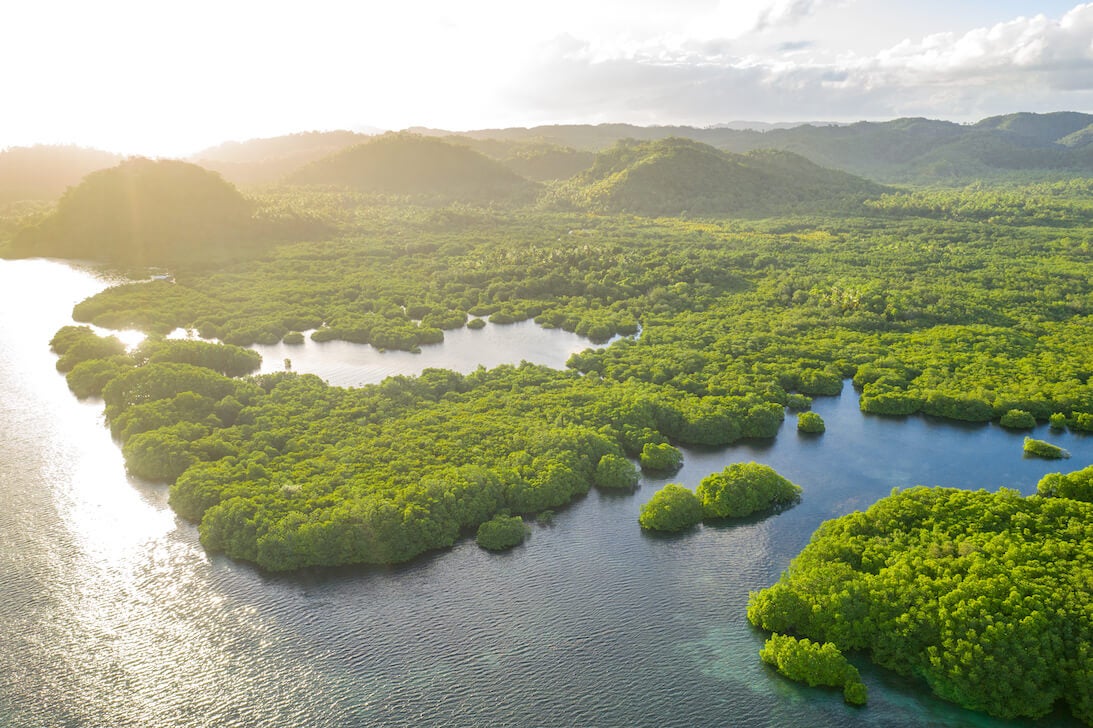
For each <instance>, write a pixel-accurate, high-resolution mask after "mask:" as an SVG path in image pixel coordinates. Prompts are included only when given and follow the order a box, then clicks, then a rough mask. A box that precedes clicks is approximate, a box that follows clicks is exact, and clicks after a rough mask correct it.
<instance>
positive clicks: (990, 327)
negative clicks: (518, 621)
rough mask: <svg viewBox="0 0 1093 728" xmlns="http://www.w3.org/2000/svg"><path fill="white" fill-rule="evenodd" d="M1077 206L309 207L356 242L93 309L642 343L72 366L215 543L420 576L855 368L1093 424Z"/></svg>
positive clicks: (222, 321) (288, 329)
mask: <svg viewBox="0 0 1093 728" xmlns="http://www.w3.org/2000/svg"><path fill="white" fill-rule="evenodd" d="M1056 191H1057V192H1059V194H1058V195H1057V198H1058V204H1057V205H1056V207H1055V208H1053V209H1057V210H1058V211H1059V212H1058V214H1057V215H1054V216H1053V220H1052V222H1051V224H1049V225H1044V224H1041V218H1040V215H1041V208H1040V207H1037V206H1029V205H1024V204H1019V201H1020V200H1023V199H1025V198H1024V197H1021V196H1018V197H1009V196H1007V195H1005V194H1002V193H996V192H993V191H981V192H978V193H977V192H974V191H971V190H968V191H965V192H963V193H961V194H962V195H965V196H969V197H974V196H975V195H981V196H983V197H984V198H985V200H989V201H991V204H996V205H997V208H998V213H999V214H998V218H999V219H997V220H983V219H971V220H969V219H965V216H963V215H957V214H952V213H949V214H946V213H945V212H944V211H945V210H946V209H949V208H947V207H946V204H943V203H944V201H945V200H950V199H951V197H952V193H937V201H938V202H937V204H931V205H928V206H927V207H928V208H929V210H930V211H929V213H928V214H923V215H914V214H910V212H909V211H908V210H906V209H904V210H901V211H900V212H899V214H890V213H889V212H888V211H887V208H885V207H880V208H878V209H876V210H875V211H874V212H873V213H872V214H871V215H870V216H868V217H866V216H861V217H829V218H819V217H797V218H779V219H772V220H766V221H763V220H760V221H751V222H747V221H740V220H724V219H722V220H713V219H711V220H699V221H696V220H683V219H679V218H659V219H652V218H636V217H627V216H621V215H612V216H601V215H593V214H587V213H552V212H546V211H541V210H536V209H527V208H524V209H520V208H509V209H500V210H498V209H494V210H484V209H481V208H472V207H465V206H455V207H452V206H440V207H413V206H407V205H395V204H390V203H388V204H372V205H362V204H359V203H358V202H356V201H357V200H358V199H359V198H356V197H354V196H353V193H347V192H343V191H337V190H330V191H321V190H303V191H301V192H299V193H298V194H295V196H292V195H293V193H292V192H291V191H290V190H281V191H279V192H274V193H271V194H274V195H286V196H290V197H291V199H292V202H293V204H294V205H296V206H298V207H299V208H300V209H304V210H307V211H309V214H313V215H315V216H317V217H320V218H321V219H323V220H324V221H326V222H327V224H328V225H329V226H330V228H331V229H332V230H336V231H338V232H337V237H336V238H334V239H331V240H325V241H323V242H315V243H295V244H286V245H281V246H279V247H276V248H274V249H272V250H269V251H268V252H266V253H263V254H261V255H258V256H257V257H255V258H254V259H252V260H248V261H241V262H237V263H234V264H229V265H226V266H220V267H217V268H214V269H208V268H201V267H179V268H178V269H177V270H175V271H173V272H174V273H175V281H176V282H174V283H167V282H162V281H149V282H143V283H130V284H126V285H122V286H118V287H114V288H111V289H108V290H106V291H104V292H103V293H101V294H99V295H97V296H94V297H92V298H91V299H89V300H87V301H85V302H83V303H81V304H79V305H78V306H77V307H76V309H75V312H74V313H75V316H76V318H77V319H78V320H81V321H87V322H91V323H95V324H98V325H102V326H106V327H108V328H124V327H130V326H135V327H138V328H143V329H145V330H149V331H152V332H155V333H161V334H162V333H166V332H168V331H170V330H172V329H174V328H177V327H183V328H192V329H194V330H195V331H196V332H198V333H200V334H201V335H202V336H205V337H210V338H217V339H220V340H222V341H225V342H229V343H234V344H244V345H245V344H249V343H252V342H254V341H269V342H275V341H277V340H280V339H281V338H283V337H284V336H286V335H288V334H291V333H293V332H299V331H307V330H314V332H313V333H312V338H315V339H317V340H323V339H326V338H344V339H348V340H351V341H359V342H371V343H373V344H375V345H377V346H384V347H387V348H408V349H409V348H413V347H416V346H425V345H428V344H429V342H431V341H438V340H441V339H442V338H443V331H444V330H445V329H449V328H453V327H459V326H463V325H465V324H464V322H465V321H467V320H468V317H469V316H472V315H473V316H480V317H489V318H490V319H491V320H493V321H494V322H500V323H503V322H510V321H516V320H523V319H527V318H535V319H536V320H537V321H539V322H540V323H541V324H543V325H546V326H558V327H563V328H566V329H568V330H572V331H577V332H579V333H583V334H585V335H588V336H590V337H592V338H593V339H597V340H603V341H605V340H607V339H608V338H609V337H610V336H612V335H614V334H620V333H621V334H627V335H629V336H624V337H623V338H621V339H619V340H617V341H615V342H613V343H612V344H611V345H610V346H607V347H604V348H599V349H588V350H586V351H584V352H582V353H580V354H577V355H575V356H574V357H572V359H571V361H570V368H569V370H568V371H562V372H558V371H552V370H549V369H544V368H541V367H531V366H526V367H518V368H512V367H507V368H504V367H503V368H501V369H498V370H494V371H489V372H487V371H480V372H477V373H474V374H471V375H467V376H462V375H458V374H453V373H450V372H427V373H426V374H423V375H422V376H421V377H419V378H416V379H394V380H390V381H388V382H386V383H384V384H382V385H376V386H372V387H364V388H361V389H359V390H343V389H339V388H336V387H329V386H327V385H326V384H324V383H323V382H321V381H319V380H317V379H316V378H314V377H309V376H297V375H294V374H289V373H284V374H278V375H266V376H264V377H258V378H255V379H252V380H246V379H243V380H240V379H233V378H228V377H226V376H224V375H223V374H218V373H213V372H212V371H210V370H209V369H207V368H203V367H207V366H208V365H207V364H205V363H203V362H202V361H199V360H196V359H194V358H193V357H191V358H190V359H187V360H183V361H177V360H168V361H160V360H156V359H155V358H154V357H145V358H140V357H137V358H136V359H132V358H130V359H128V360H127V358H126V356H124V355H119V354H117V353H116V352H114V351H111V350H109V349H107V348H105V347H104V349H103V351H104V352H105V354H108V356H106V357H105V358H101V356H99V355H97V354H94V352H95V351H97V350H96V349H95V347H94V346H92V345H90V344H88V345H85V346H86V351H88V352H90V353H91V354H94V355H89V356H88V357H87V358H86V360H82V361H80V359H81V355H80V350H79V349H77V352H76V355H74V354H73V353H72V352H67V353H66V352H65V351H60V352H59V353H61V354H62V360H63V361H64V362H65V367H66V368H67V369H69V370H70V371H69V374H68V377H69V381H70V383H71V384H72V386H73V389H74V391H77V392H78V393H80V394H82V395H84V396H87V395H94V394H96V393H97V392H98V391H101V392H102V396H103V397H104V399H105V400H106V402H107V417H108V419H109V420H110V422H111V426H112V428H113V429H114V432H115V434H116V435H117V436H118V437H119V438H120V440H121V442H122V444H123V449H124V452H125V454H126V458H127V462H128V464H129V467H130V469H131V470H132V471H133V472H134V473H135V474H138V475H141V476H143V477H150V478H153V479H161V480H167V481H170V482H172V483H173V486H172V504H173V505H174V506H175V507H176V509H178V511H179V512H180V513H182V514H183V515H185V516H186V517H188V518H192V519H194V520H196V521H199V522H200V523H201V532H202V537H203V540H204V543H205V544H206V545H207V546H208V547H209V548H212V549H218V550H224V551H226V552H227V553H229V554H231V555H233V556H235V557H237V558H242V559H247V560H252V561H256V562H257V563H260V564H262V565H263V566H265V567H267V568H271V569H287V568H297V567H300V566H306V565H313V564H337V563H347V562H349V563H353V562H366V563H384V562H390V561H400V560H404V559H407V558H411V557H413V556H414V555H416V554H418V553H421V552H422V551H426V550H430V549H434V548H442V547H444V546H447V545H450V544H451V543H452V542H453V541H454V540H455V539H456V538H458V537H459V536H460V534H462V533H467V532H473V529H475V528H477V527H478V525H479V524H480V523H482V522H484V521H486V520H489V518H491V517H492V516H493V515H495V514H496V513H499V512H502V511H505V510H507V511H509V512H511V513H514V514H519V513H525V514H526V513H534V512H537V511H541V510H544V509H549V508H555V507H557V506H559V505H561V504H564V503H566V502H568V501H569V500H571V499H572V498H573V497H576V496H579V495H580V494H582V493H584V492H586V491H587V490H588V489H589V488H590V487H592V486H597V487H604V488H608V489H618V488H623V489H626V488H629V487H632V484H633V483H634V482H635V475H634V472H633V465H631V464H630V463H629V462H628V461H626V460H625V459H623V456H629V457H631V458H636V459H639V460H640V462H641V464H642V466H643V467H645V468H648V469H659V470H667V471H669V472H670V471H671V470H672V469H673V468H675V467H678V457H679V451H678V450H677V449H676V448H675V447H673V446H672V445H671V444H670V443H677V444H678V443H684V444H694V445H703V446H723V445H726V444H729V443H732V442H735V441H737V440H739V439H741V438H770V437H774V436H775V435H776V434H777V433H778V431H779V429H780V428H781V426H782V423H783V419H784V416H785V415H784V411H785V406H786V405H790V404H793V405H794V406H795V408H797V409H801V408H802V405H803V404H806V403H807V396H815V395H824V394H836V393H838V392H839V391H840V389H841V387H842V382H843V380H844V378H846V377H852V378H853V380H854V382H855V384H856V385H857V386H858V387H860V388H861V390H862V397H861V402H862V408H863V409H864V410H866V411H871V412H881V413H894V414H909V413H915V412H925V413H928V414H933V415H938V416H943V417H949V418H955V419H971V420H991V419H993V420H1001V419H1002V418H1003V417H1006V418H1007V422H1010V421H1011V420H1012V418H1015V417H1016V418H1017V419H1018V421H1021V422H1023V421H1024V420H1025V419H1027V420H1028V421H1030V422H1035V421H1037V420H1040V421H1043V420H1046V419H1048V417H1049V416H1051V415H1055V419H1054V420H1053V422H1055V423H1057V424H1059V426H1064V427H1071V428H1074V429H1089V428H1090V427H1091V426H1093V383H1091V382H1090V375H1091V370H1090V367H1089V358H1088V352H1089V351H1090V350H1091V347H1093V326H1090V321H1089V317H1090V314H1091V313H1093V312H1091V311H1090V308H1091V306H1093V298H1091V297H1090V295H1089V293H1090V283H1089V282H1090V277H1091V267H1093V266H1091V256H1090V253H1089V243H1090V232H1091V231H1090V227H1089V226H1088V220H1089V216H1088V206H1089V204H1090V203H1089V202H1088V201H1085V200H1083V199H1082V198H1081V197H1077V196H1072V195H1068V194H1066V191H1067V188H1065V187H1063V188H1060V189H1059V190H1055V189H1054V188H1051V189H1047V190H1042V191H1041V192H1040V194H1042V195H1043V199H1045V200H1047V201H1050V200H1051V199H1055V197H1052V196H1051V194H1049V193H1054V192H1056ZM917 199H919V200H920V202H921V201H923V200H925V199H926V198H924V197H923V196H922V194H919V195H918V198H917ZM347 203H352V204H348V206H347ZM916 204H919V203H916ZM981 204H987V202H985V201H983V202H981ZM1045 204H1047V203H1046V202H1045ZM911 209H912V210H913V209H916V208H911ZM939 210H940V212H939ZM639 327H640V334H639V335H633V334H635V332H638V330H639ZM175 380H177V381H175ZM172 382H174V383H173V384H172ZM153 383H154V386H153ZM150 388H151V389H150ZM152 390H154V394H149V391H152ZM179 397H181V398H182V399H181V400H179Z"/></svg>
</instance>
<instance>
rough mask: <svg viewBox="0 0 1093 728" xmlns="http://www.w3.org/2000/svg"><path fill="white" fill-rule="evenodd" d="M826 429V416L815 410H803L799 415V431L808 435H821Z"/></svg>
mask: <svg viewBox="0 0 1093 728" xmlns="http://www.w3.org/2000/svg"><path fill="white" fill-rule="evenodd" d="M826 429H827V426H826V425H825V424H824V418H823V417H820V416H819V415H818V414H816V413H815V412H801V413H800V414H799V415H797V432H802V433H805V434H807V435H819V434H821V433H823V432H824V430H826Z"/></svg>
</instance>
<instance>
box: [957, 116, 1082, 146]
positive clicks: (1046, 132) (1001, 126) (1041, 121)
mask: <svg viewBox="0 0 1093 728" xmlns="http://www.w3.org/2000/svg"><path fill="white" fill-rule="evenodd" d="M1090 124H1093V114H1079V113H1078V112H1075V111H1056V112H1053V113H1050V114H1030V113H1027V112H1021V113H1018V114H1006V115H1004V116H991V117H988V118H986V119H983V120H982V121H980V122H978V123H977V124H975V128H977V129H992V130H997V131H1004V132H1010V133H1012V134H1014V135H1016V136H1019V137H1024V138H1026V139H1032V140H1035V141H1037V142H1040V143H1041V144H1055V143H1058V142H1059V141H1060V140H1061V139H1062V138H1063V137H1066V136H1069V135H1071V134H1073V133H1074V132H1077V131H1081V130H1082V129H1084V128H1086V127H1087V126H1089V125H1090Z"/></svg>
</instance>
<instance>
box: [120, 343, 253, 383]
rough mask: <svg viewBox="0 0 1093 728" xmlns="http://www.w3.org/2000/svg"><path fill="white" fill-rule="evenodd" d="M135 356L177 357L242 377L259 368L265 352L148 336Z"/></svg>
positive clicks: (149, 359)
mask: <svg viewBox="0 0 1093 728" xmlns="http://www.w3.org/2000/svg"><path fill="white" fill-rule="evenodd" d="M133 356H134V357H135V358H136V359H137V361H138V362H139V363H143V362H165V361H173V362H179V363H181V364H193V365H194V366H199V367H206V368H208V369H212V370H213V371H215V372H220V373H221V374H223V375H224V376H226V377H241V376H243V375H244V374H250V373H251V372H254V371H257V370H258V368H259V367H260V366H261V365H262V356H261V355H260V354H259V353H258V352H256V351H253V350H251V349H244V348H243V347H241V346H232V345H230V344H211V343H209V342H207V341H192V340H189V339H147V340H146V341H145V342H144V343H142V344H141V345H140V346H139V347H137V350H136V351H135V352H133Z"/></svg>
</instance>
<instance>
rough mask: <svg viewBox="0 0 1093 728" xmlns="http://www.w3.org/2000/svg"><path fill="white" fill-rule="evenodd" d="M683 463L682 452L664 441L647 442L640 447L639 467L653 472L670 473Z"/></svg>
mask: <svg viewBox="0 0 1093 728" xmlns="http://www.w3.org/2000/svg"><path fill="white" fill-rule="evenodd" d="M682 465H683V453H681V452H680V451H679V449H678V448H675V447H673V446H671V445H669V444H668V443H666V442H661V443H654V442H647V443H645V445H644V446H643V447H642V448H641V469H642V470H648V471H650V472H654V473H671V472H675V471H676V470H679V469H680V467H682Z"/></svg>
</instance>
